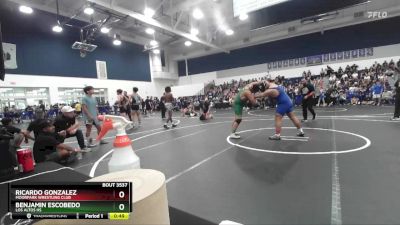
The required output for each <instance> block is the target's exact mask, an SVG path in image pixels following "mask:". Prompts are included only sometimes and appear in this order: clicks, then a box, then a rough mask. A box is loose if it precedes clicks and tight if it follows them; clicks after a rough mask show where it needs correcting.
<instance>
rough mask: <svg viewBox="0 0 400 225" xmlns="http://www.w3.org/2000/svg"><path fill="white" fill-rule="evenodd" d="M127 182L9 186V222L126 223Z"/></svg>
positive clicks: (129, 207)
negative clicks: (87, 221)
mask: <svg viewBox="0 0 400 225" xmlns="http://www.w3.org/2000/svg"><path fill="white" fill-rule="evenodd" d="M131 202H132V184H131V183H130V182H96V183H91V182H86V183H66V184H63V183H56V184H55V183H36V184H31V183H30V184H9V205H8V211H9V212H11V215H12V218H13V219H111V220H127V219H129V215H130V213H131V212H132V204H131Z"/></svg>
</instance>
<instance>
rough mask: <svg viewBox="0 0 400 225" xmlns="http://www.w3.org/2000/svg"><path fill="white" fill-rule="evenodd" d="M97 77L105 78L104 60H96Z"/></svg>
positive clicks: (105, 67)
mask: <svg viewBox="0 0 400 225" xmlns="http://www.w3.org/2000/svg"><path fill="white" fill-rule="evenodd" d="M96 70H97V78H98V79H100V80H107V63H106V62H105V61H98V60H96Z"/></svg>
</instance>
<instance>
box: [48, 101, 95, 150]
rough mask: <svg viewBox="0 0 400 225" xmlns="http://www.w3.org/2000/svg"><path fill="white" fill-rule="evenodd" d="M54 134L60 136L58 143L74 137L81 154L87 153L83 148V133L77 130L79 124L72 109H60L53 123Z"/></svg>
mask: <svg viewBox="0 0 400 225" xmlns="http://www.w3.org/2000/svg"><path fill="white" fill-rule="evenodd" d="M54 126H55V132H57V133H59V134H60V138H59V140H60V142H61V143H64V140H65V139H67V138H70V137H76V139H77V141H78V144H79V147H80V149H81V150H82V151H83V152H89V151H90V149H89V148H87V147H86V146H85V138H84V137H83V132H82V130H81V129H79V122H78V121H77V119H76V116H75V110H74V108H72V107H70V106H64V107H62V108H61V114H60V115H58V116H57V117H56V119H55V121H54Z"/></svg>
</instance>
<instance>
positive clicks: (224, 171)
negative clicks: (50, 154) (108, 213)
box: [65, 106, 400, 224]
mask: <svg viewBox="0 0 400 225" xmlns="http://www.w3.org/2000/svg"><path fill="white" fill-rule="evenodd" d="M393 110H394V109H393V107H390V106H382V107H375V106H347V107H340V108H339V107H337V108H334V107H333V108H316V112H317V120H315V121H311V120H310V121H309V122H307V123H304V128H305V129H304V131H305V132H306V137H304V138H298V137H295V134H296V129H293V124H292V123H291V121H290V120H289V119H288V118H285V119H284V127H285V128H283V131H282V135H283V136H284V138H283V140H281V141H270V140H268V136H270V135H272V134H273V133H274V110H272V109H271V110H254V111H249V112H245V113H244V117H243V122H242V123H241V125H240V127H239V130H238V131H239V132H240V135H241V136H242V138H241V139H239V140H231V139H228V138H227V136H228V135H229V134H230V130H231V128H230V126H231V123H232V120H233V112H232V110H219V111H217V112H215V113H214V116H215V117H214V119H212V120H210V121H207V122H201V121H200V120H199V119H198V118H182V117H180V114H179V113H175V119H176V120H179V122H180V123H179V126H178V127H177V128H174V129H169V130H165V129H164V128H161V127H162V124H163V121H162V120H161V118H160V116H159V114H156V115H154V116H151V117H148V118H145V119H144V120H143V122H142V124H143V125H142V127H140V128H138V129H137V130H136V131H135V132H134V133H132V134H131V135H130V136H131V138H132V142H133V143H132V146H133V148H134V150H135V151H136V154H137V155H138V156H139V157H140V160H141V167H142V168H149V169H155V170H159V171H162V172H163V173H164V174H165V176H166V178H167V189H168V201H169V205H170V206H171V207H173V208H175V209H178V210H181V211H184V212H186V213H188V214H191V215H194V216H196V217H199V218H202V219H204V220H205V221H209V222H211V223H215V224H218V223H220V222H221V221H222V220H231V221H235V222H238V223H242V224H399V223H400V214H399V213H398V209H400V195H399V194H398V193H400V145H399V143H400V142H399V138H400V135H399V130H400V123H399V122H397V121H390V120H389V118H390V117H391V116H392V112H393ZM295 112H296V115H297V116H298V118H299V119H301V117H302V116H301V115H302V114H301V109H300V108H296V110H295ZM113 134H114V132H110V133H109V134H108V135H107V136H106V140H108V141H109V142H110V143H109V144H106V145H100V146H98V147H95V148H93V150H94V151H93V152H90V153H86V154H85V155H84V157H83V159H82V160H80V161H78V162H76V163H74V164H72V165H70V167H72V168H73V169H74V170H75V171H77V172H79V173H82V174H85V175H88V176H99V175H102V174H105V173H107V172H108V171H107V170H108V169H107V162H108V160H109V159H110V157H111V154H110V150H111V149H112V148H113V147H112V140H113V138H114V137H113ZM67 142H68V143H70V144H72V145H76V139H75V138H71V139H67ZM65 179H66V181H67V180H68V179H69V178H67V177H66V178H65Z"/></svg>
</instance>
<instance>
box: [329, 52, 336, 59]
mask: <svg viewBox="0 0 400 225" xmlns="http://www.w3.org/2000/svg"><path fill="white" fill-rule="evenodd" d="M329 56H330V57H329V59H330V60H331V61H336V52H335V53H331V54H329Z"/></svg>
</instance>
